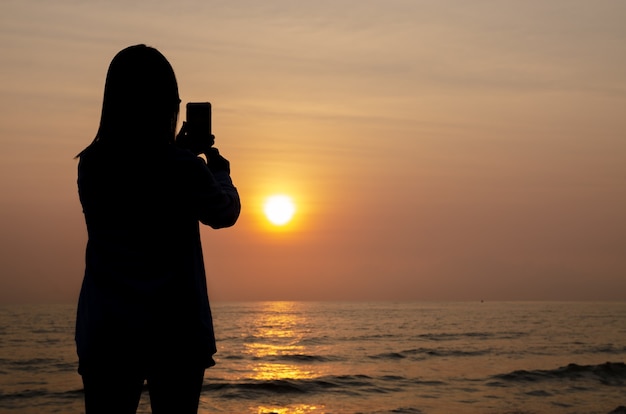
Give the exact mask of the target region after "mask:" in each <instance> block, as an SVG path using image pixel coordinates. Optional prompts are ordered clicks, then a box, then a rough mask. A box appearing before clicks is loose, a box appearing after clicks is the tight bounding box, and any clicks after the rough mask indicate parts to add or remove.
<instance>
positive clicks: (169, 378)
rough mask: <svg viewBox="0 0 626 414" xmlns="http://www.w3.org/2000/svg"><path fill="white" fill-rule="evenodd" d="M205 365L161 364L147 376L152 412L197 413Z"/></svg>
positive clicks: (169, 413) (159, 413)
mask: <svg viewBox="0 0 626 414" xmlns="http://www.w3.org/2000/svg"><path fill="white" fill-rule="evenodd" d="M204 370H205V369H204V367H198V366H169V367H166V366H161V367H154V368H153V369H151V370H150V372H149V374H148V378H147V382H148V391H149V393H150V405H151V407H152V414H196V413H197V412H198V404H199V402H200V392H201V391H202V381H203V379H204Z"/></svg>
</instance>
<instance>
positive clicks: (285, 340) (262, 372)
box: [244, 302, 315, 412]
mask: <svg viewBox="0 0 626 414" xmlns="http://www.w3.org/2000/svg"><path fill="white" fill-rule="evenodd" d="M295 306H296V304H294V303H292V302H268V303H267V304H266V308H265V309H264V310H263V312H260V313H259V314H258V315H259V316H258V317H257V318H256V319H255V320H254V326H253V328H252V335H251V338H250V341H249V342H248V343H246V344H245V348H244V353H246V354H248V355H249V356H251V357H252V360H253V361H255V362H254V363H253V364H252V366H250V370H251V371H252V372H254V375H253V377H252V378H253V379H256V380H288V379H307V378H313V377H314V376H315V373H314V372H312V371H311V370H308V369H305V368H304V367H303V366H301V365H298V364H294V363H289V360H290V359H291V358H294V359H298V358H299V357H301V356H303V355H305V354H306V352H305V351H306V350H305V346H304V345H302V343H301V342H302V339H303V337H304V332H303V330H302V327H303V326H305V325H306V318H305V317H304V316H303V314H302V313H300V312H297V310H296V309H295ZM290 412H291V411H290ZM302 412H305V411H302Z"/></svg>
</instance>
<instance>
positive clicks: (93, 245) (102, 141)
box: [76, 45, 241, 414]
mask: <svg viewBox="0 0 626 414" xmlns="http://www.w3.org/2000/svg"><path fill="white" fill-rule="evenodd" d="M179 106H180V99H179V96H178V85H177V82H176V77H175V75H174V71H173V69H172V67H171V66H170V64H169V62H168V61H167V59H166V58H165V57H164V56H163V55H162V54H161V53H160V52H159V51H157V50H156V49H154V48H151V47H148V46H145V45H136V46H131V47H128V48H126V49H124V50H122V51H121V52H119V53H118V54H117V55H116V56H115V57H114V59H113V60H112V62H111V65H110V66H109V70H108V73H107V78H106V83H105V87H104V99H103V104H102V114H101V119H100V126H99V129H98V132H97V134H96V138H95V139H94V141H93V142H92V143H91V144H90V145H89V146H88V147H87V148H85V149H84V150H83V151H82V152H81V153H80V154H79V155H78V158H79V164H78V192H79V197H80V201H81V204H82V207H83V212H84V215H85V222H86V225H87V234H88V242H87V250H86V266H85V274H84V279H83V283H82V287H81V292H80V297H79V301H78V311H77V318H76V345H77V352H78V357H79V367H78V371H79V373H80V374H81V376H82V379H83V384H84V388H85V408H86V413H87V414H94V413H105V412H106V413H122V414H123V413H135V412H136V410H137V406H138V403H139V399H140V396H141V391H142V388H143V384H144V381H146V382H147V385H148V390H149V394H150V404H151V406H152V412H153V413H155V414H160V413H196V412H197V410H198V403H199V397H200V391H201V388H202V381H203V377H204V371H205V369H206V368H208V367H210V366H212V365H214V362H213V358H212V356H213V354H214V353H215V352H216V347H215V337H214V334H213V323H212V319H211V311H210V307H209V299H208V295H207V288H206V278H205V270H204V262H203V257H202V248H201V245H200V230H199V222H201V223H203V224H206V225H209V226H211V227H212V228H222V227H229V226H232V225H233V224H235V222H236V221H237V218H238V216H239V211H240V208H241V207H240V201H239V195H238V193H237V190H236V188H235V187H234V186H233V184H232V181H231V179H230V164H229V162H228V161H227V160H226V159H224V158H223V157H222V156H221V155H220V154H219V152H218V151H217V150H216V149H215V148H211V144H212V143H209V144H207V145H206V147H205V148H204V149H203V152H204V153H205V155H206V157H207V162H205V161H204V160H203V159H202V158H200V157H198V156H196V154H194V153H192V152H191V151H189V150H187V149H183V148H179V146H177V145H176V143H175V134H176V132H175V128H176V123H177V119H178V112H179Z"/></svg>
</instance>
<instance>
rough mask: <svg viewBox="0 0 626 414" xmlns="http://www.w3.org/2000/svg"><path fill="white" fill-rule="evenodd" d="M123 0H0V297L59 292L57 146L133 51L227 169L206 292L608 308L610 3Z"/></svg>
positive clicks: (613, 272)
mask: <svg viewBox="0 0 626 414" xmlns="http://www.w3.org/2000/svg"><path fill="white" fill-rule="evenodd" d="M96 3H98V4H96ZM127 3H129V2H126V1H110V2H76V1H71V0H61V1H58V2H43V1H5V2H2V4H0V71H1V76H0V94H1V95H0V96H1V97H2V99H0V140H1V143H2V149H3V150H2V151H0V194H1V197H0V226H1V228H2V231H1V233H0V304H1V303H10V302H50V301H74V300H75V299H76V297H77V293H78V289H79V286H80V282H81V279H82V271H83V257H84V246H85V242H86V233H85V229H84V223H83V218H82V213H81V210H80V205H79V202H78V198H77V194H76V166H77V164H76V161H75V160H73V156H74V155H75V154H76V153H77V152H79V151H80V150H81V149H82V148H83V147H84V146H86V145H87V144H88V143H89V142H90V141H91V139H92V138H93V135H94V134H95V131H96V128H97V124H98V120H99V112H100V105H101V99H102V88H103V85H104V77H105V73H106V69H107V67H108V64H109V62H110V60H111V58H112V57H113V56H114V55H115V53H117V51H119V50H120V49H122V48H124V47H126V46H128V45H131V44H136V43H146V44H149V45H151V46H154V47H156V48H158V49H159V50H161V51H162V52H163V53H164V54H165V55H166V56H167V57H168V59H169V60H170V62H171V63H172V65H173V67H174V70H175V71H176V74H177V77H178V80H179V86H180V92H181V97H182V99H183V102H188V101H205V100H210V101H211V102H212V103H213V107H214V112H213V125H214V132H215V134H216V137H217V144H216V145H217V146H218V147H219V148H220V150H221V152H222V153H223V154H224V155H225V156H226V157H227V158H229V159H230V160H231V164H232V174H233V179H234V181H235V183H236V185H237V186H238V188H239V190H240V193H241V197H242V203H243V212H242V216H241V219H240V221H239V223H238V224H237V225H236V226H235V227H234V228H232V229H226V230H220V231H212V230H210V229H208V228H207V229H204V230H203V243H204V250H205V258H206V260H207V270H208V273H209V275H208V279H209V288H210V296H211V297H212V298H213V299H214V300H248V299H253V300H273V299H280V300H301V299H306V300H325V299H333V300H335V299H337V300H344V299H348V300H357V299H358V300H378V299H380V300H383V299H384V300H387V299H394V300H405V299H425V300H479V299H486V300H511V299H520V300H531V299H559V300H581V299H584V300H624V299H626V213H624V212H625V211H626V139H625V137H626V117H625V116H624V115H623V112H624V108H625V107H626V49H625V48H624V44H626V25H624V16H626V3H624V2H620V1H608V0H607V1H598V2H592V1H586V0H585V1H581V0H555V1H550V2H545V1H496V0H493V1H472V2H467V1H465V0H455V1H414V0H406V1H397V0H389V1H367V0H365V1H357V0H341V1H316V2H294V1H287V0H285V1H269V2H256V1H252V0H249V1H219V2H218V1H199V0H181V1H179V2H165V1H151V2H148V1H140V2H132V3H133V4H132V5H131V4H127ZM275 192H280V193H286V194H289V195H291V196H292V197H293V198H294V200H295V201H296V203H297V208H298V211H297V214H296V216H295V218H294V221H293V222H292V224H291V225H289V226H288V227H285V228H284V229H282V230H280V231H276V230H274V229H272V228H271V227H270V226H269V225H268V224H267V223H266V222H265V221H264V218H263V217H262V201H263V199H264V197H266V196H268V195H270V194H272V193H275Z"/></svg>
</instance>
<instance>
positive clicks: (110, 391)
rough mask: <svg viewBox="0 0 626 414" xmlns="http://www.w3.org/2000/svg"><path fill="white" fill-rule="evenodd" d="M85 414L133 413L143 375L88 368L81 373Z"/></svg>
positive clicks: (139, 396)
mask: <svg viewBox="0 0 626 414" xmlns="http://www.w3.org/2000/svg"><path fill="white" fill-rule="evenodd" d="M82 377H83V385H84V387H85V413H86V414H112V413H119V414H135V413H136V412H137V406H138V405H139V399H140V398H141V391H142V389H143V382H144V380H143V377H142V376H141V375H138V374H137V373H131V372H127V371H124V370H114V369H108V368H104V369H90V370H89V371H88V372H86V373H84V374H83V375H82Z"/></svg>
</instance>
